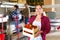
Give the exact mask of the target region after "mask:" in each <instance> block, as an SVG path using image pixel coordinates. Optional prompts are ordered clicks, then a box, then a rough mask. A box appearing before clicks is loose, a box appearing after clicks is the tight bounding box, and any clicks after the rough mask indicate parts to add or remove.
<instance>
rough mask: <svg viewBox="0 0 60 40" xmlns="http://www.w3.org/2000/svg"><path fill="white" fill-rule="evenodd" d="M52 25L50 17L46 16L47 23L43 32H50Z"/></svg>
mask: <svg viewBox="0 0 60 40" xmlns="http://www.w3.org/2000/svg"><path fill="white" fill-rule="evenodd" d="M50 29H51V26H50V20H49V18H48V17H45V23H44V31H43V33H42V34H47V33H49V32H50Z"/></svg>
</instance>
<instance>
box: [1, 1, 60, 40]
mask: <svg viewBox="0 0 60 40" xmlns="http://www.w3.org/2000/svg"><path fill="white" fill-rule="evenodd" d="M25 4H26V6H27V8H26V9H25V7H26V6H25ZM36 4H41V5H43V6H42V7H43V9H44V16H47V17H49V20H50V25H51V32H50V33H49V34H47V37H46V39H47V40H59V39H60V30H58V29H57V28H58V27H59V26H60V0H0V16H2V15H4V17H3V20H4V33H5V34H6V39H5V40H8V39H10V40H16V39H17V37H16V33H15V31H16V30H15V29H14V28H15V27H14V26H15V25H14V24H13V21H11V22H9V21H8V19H9V18H8V16H9V15H10V14H11V12H12V11H13V6H14V5H18V6H19V11H20V14H22V16H20V17H21V20H20V23H19V27H20V28H19V30H20V32H19V33H20V40H27V37H26V36H23V34H22V27H23V26H24V24H25V23H27V22H28V18H29V16H33V15H35V5H36ZM25 10H26V11H25ZM27 10H28V11H27ZM1 25H2V18H1V17H0V26H1Z"/></svg>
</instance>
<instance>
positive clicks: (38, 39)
mask: <svg viewBox="0 0 60 40" xmlns="http://www.w3.org/2000/svg"><path fill="white" fill-rule="evenodd" d="M42 13H43V9H42V6H40V5H36V16H32V17H31V18H30V19H29V23H30V24H32V25H35V26H37V27H38V28H39V29H40V30H39V31H38V32H37V33H36V36H35V38H30V40H46V34H47V33H49V32H50V29H51V27H50V21H49V19H48V17H46V16H43V15H42Z"/></svg>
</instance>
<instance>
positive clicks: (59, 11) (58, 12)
mask: <svg viewBox="0 0 60 40" xmlns="http://www.w3.org/2000/svg"><path fill="white" fill-rule="evenodd" d="M55 4H60V0H55ZM55 10H56V16H57V18H60V7H57V8H55Z"/></svg>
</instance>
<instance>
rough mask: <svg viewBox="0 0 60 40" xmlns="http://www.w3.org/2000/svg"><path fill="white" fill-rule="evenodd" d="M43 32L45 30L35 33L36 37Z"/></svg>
mask: <svg viewBox="0 0 60 40" xmlns="http://www.w3.org/2000/svg"><path fill="white" fill-rule="evenodd" d="M42 32H43V31H41V30H39V31H38V32H37V33H36V34H35V37H37V36H39V35H41V33H42Z"/></svg>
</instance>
